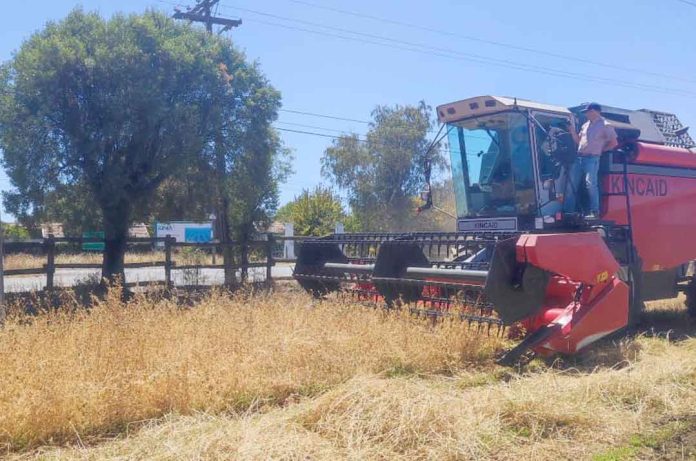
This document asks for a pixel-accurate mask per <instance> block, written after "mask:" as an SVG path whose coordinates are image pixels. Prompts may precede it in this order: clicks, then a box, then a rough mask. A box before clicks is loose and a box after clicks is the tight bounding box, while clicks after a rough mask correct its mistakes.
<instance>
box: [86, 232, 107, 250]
mask: <svg viewBox="0 0 696 461" xmlns="http://www.w3.org/2000/svg"><path fill="white" fill-rule="evenodd" d="M82 238H85V239H88V238H89V239H101V240H102V241H101V242H82V251H99V252H103V251H104V242H103V240H104V231H87V232H83V233H82Z"/></svg>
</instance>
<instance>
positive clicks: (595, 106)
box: [580, 102, 602, 112]
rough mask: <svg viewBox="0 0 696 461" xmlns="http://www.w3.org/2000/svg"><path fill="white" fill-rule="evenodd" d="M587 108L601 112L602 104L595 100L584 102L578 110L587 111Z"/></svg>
mask: <svg viewBox="0 0 696 461" xmlns="http://www.w3.org/2000/svg"><path fill="white" fill-rule="evenodd" d="M588 110H596V111H597V112H602V106H600V105H599V104H598V103H596V102H590V103H587V104H585V106H583V108H582V109H580V112H587V111H588Z"/></svg>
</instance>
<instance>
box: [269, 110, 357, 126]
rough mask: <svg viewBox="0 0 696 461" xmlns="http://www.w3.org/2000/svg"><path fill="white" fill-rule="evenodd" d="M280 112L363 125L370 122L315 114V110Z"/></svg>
mask: <svg viewBox="0 0 696 461" xmlns="http://www.w3.org/2000/svg"><path fill="white" fill-rule="evenodd" d="M279 111H280V112H287V113H289V114H299V115H307V116H310V117H320V118H328V119H332V120H343V121H345V122H355V123H363V124H365V125H369V124H370V122H368V121H366V120H357V119H354V118H346V117H338V116H336V115H326V114H317V113H315V112H304V111H300V110H291V109H279Z"/></svg>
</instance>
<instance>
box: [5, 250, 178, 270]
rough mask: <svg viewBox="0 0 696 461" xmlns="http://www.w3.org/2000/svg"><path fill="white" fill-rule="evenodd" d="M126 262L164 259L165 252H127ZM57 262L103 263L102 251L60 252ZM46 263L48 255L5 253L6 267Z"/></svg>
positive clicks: (30, 266)
mask: <svg viewBox="0 0 696 461" xmlns="http://www.w3.org/2000/svg"><path fill="white" fill-rule="evenodd" d="M125 260H126V263H144V262H152V261H164V253H161V252H156V251H152V252H146V253H126V256H125ZM55 262H56V264H101V263H102V254H101V253H58V254H56V258H55ZM44 264H46V256H38V255H32V254H28V253H15V254H9V255H5V259H4V267H5V269H30V268H41V267H43V266H44Z"/></svg>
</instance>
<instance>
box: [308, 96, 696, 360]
mask: <svg viewBox="0 0 696 461" xmlns="http://www.w3.org/2000/svg"><path fill="white" fill-rule="evenodd" d="M437 113H438V118H439V121H440V122H441V123H442V129H441V133H443V134H442V136H441V137H439V139H438V138H437V137H436V139H435V141H434V142H433V145H435V144H436V143H439V142H440V141H442V140H443V139H445V138H446V139H447V141H448V142H447V144H448V146H449V151H450V159H451V170H452V180H453V185H454V192H455V196H456V203H457V229H458V232H453V233H443V232H429V233H389V234H387V233H384V234H379V233H373V234H334V235H329V236H326V237H323V238H317V239H312V240H307V241H305V242H302V243H301V244H300V247H299V250H298V259H297V263H296V266H295V271H294V277H295V278H296V279H297V280H298V282H299V283H300V285H301V286H302V287H303V288H304V289H306V290H307V291H308V292H310V293H312V294H313V295H314V296H318V297H322V296H326V295H327V294H329V293H332V292H337V291H342V292H347V293H349V294H350V295H351V296H353V297H355V298H356V299H357V300H360V301H371V302H379V303H383V305H384V306H386V307H388V308H399V309H409V310H410V311H411V312H413V313H414V314H417V315H422V316H426V317H429V318H433V319H438V318H445V317H449V318H456V319H460V320H462V321H465V322H468V323H469V324H470V325H472V326H476V328H478V329H480V330H484V331H486V332H489V333H490V332H491V331H495V332H496V333H502V332H504V331H508V332H510V334H513V335H517V336H519V337H521V339H522V340H521V342H520V343H519V345H518V346H517V347H515V348H513V349H512V350H510V351H508V352H507V354H506V355H505V356H504V357H503V359H502V362H503V363H515V362H516V361H517V360H518V358H519V357H520V356H521V355H523V354H525V353H526V352H527V351H530V350H531V351H533V352H534V353H537V354H540V355H543V356H549V355H553V354H558V353H561V354H574V353H577V352H578V351H580V350H582V349H584V348H585V347H587V346H589V345H590V344H592V343H593V342H595V341H597V340H599V339H601V338H603V337H605V336H607V335H609V334H611V333H614V332H617V331H619V330H621V329H624V328H627V327H632V326H635V325H636V324H637V323H638V322H639V321H640V317H641V312H642V310H643V303H644V301H648V300H654V299H664V298H671V297H676V296H677V295H678V294H679V292H684V293H686V303H687V308H688V310H689V313H691V314H693V315H696V279H695V277H694V270H693V269H694V263H693V260H694V259H696V238H694V236H693V230H694V229H696V151H694V150H693V148H694V146H695V144H694V142H693V140H692V139H691V137H690V136H689V135H688V133H687V129H686V128H685V127H683V126H682V125H681V123H680V122H679V120H678V119H677V117H676V116H674V115H672V114H667V113H663V112H656V111H650V110H645V109H643V110H637V111H632V110H625V109H619V108H606V107H605V109H604V111H603V116H604V117H605V118H606V119H607V120H608V121H609V123H610V125H612V126H614V128H615V130H616V132H617V134H618V136H619V146H618V147H617V148H616V149H615V150H613V151H611V152H606V153H604V154H603V155H602V158H601V163H600V165H601V166H600V178H601V181H600V183H601V186H602V187H601V192H602V194H601V212H600V215H599V216H596V217H592V218H588V217H585V216H584V214H583V213H582V212H581V210H573V211H572V212H564V211H563V206H562V204H563V198H564V196H566V194H567V193H568V190H567V187H569V184H570V183H569V182H568V181H566V180H565V178H564V176H565V172H566V171H567V169H568V166H569V162H572V161H573V158H574V155H576V152H575V150H574V145H571V144H570V143H569V141H568V138H570V137H569V136H567V131H564V130H567V127H568V125H569V122H570V120H571V117H576V118H577V119H579V120H580V121H582V113H581V112H580V110H579V108H571V109H566V108H563V107H557V106H550V105H546V104H541V103H536V102H532V101H524V100H521V99H512V98H504V97H491V96H481V97H476V98H471V99H466V100H463V101H458V102H454V103H451V104H445V105H442V106H439V107H438V108H437ZM425 170H426V171H427V170H428V168H426V169H425ZM427 182H429V178H427ZM427 190H428V191H429V187H428V189H427ZM574 192H575V193H576V194H577V196H579V197H580V198H581V200H580V202H581V205H582V202H583V200H582V197H583V191H582V190H578V191H574ZM423 198H424V201H425V203H426V208H427V207H428V206H431V205H432V199H431V197H430V195H429V192H426V193H425V194H424V197H423ZM506 327H510V328H506Z"/></svg>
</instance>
